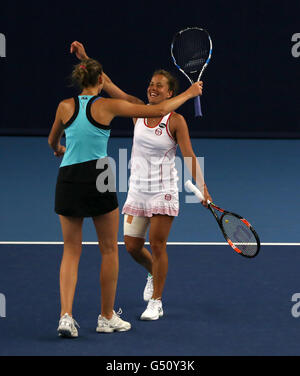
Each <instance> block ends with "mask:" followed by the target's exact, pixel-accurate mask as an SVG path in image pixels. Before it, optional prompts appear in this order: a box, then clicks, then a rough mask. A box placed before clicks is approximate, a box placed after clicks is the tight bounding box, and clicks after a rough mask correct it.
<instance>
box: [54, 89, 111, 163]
mask: <svg viewBox="0 0 300 376" xmlns="http://www.w3.org/2000/svg"><path fill="white" fill-rule="evenodd" d="M99 98H100V97H99V96H92V95H79V96H78V97H74V100H75V112H74V114H73V116H72V117H71V119H70V120H69V121H68V122H67V124H65V125H66V129H65V135H66V152H65V154H64V156H63V160H62V162H61V165H60V167H64V166H69V165H72V164H75V163H82V162H87V161H91V160H95V159H99V158H104V157H107V143H108V139H109V136H110V126H104V125H102V124H99V123H98V122H96V121H95V120H94V119H93V118H92V116H91V111H90V108H91V105H92V103H94V102H95V101H96V100H97V99H99Z"/></svg>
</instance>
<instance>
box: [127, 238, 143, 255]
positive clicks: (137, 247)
mask: <svg viewBox="0 0 300 376" xmlns="http://www.w3.org/2000/svg"><path fill="white" fill-rule="evenodd" d="M124 242H125V248H126V251H127V252H128V253H129V254H130V255H131V256H136V255H138V254H139V253H140V251H141V249H142V248H143V244H142V245H141V244H140V242H137V241H135V240H133V239H131V237H129V236H125V237H124Z"/></svg>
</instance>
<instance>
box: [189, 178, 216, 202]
mask: <svg viewBox="0 0 300 376" xmlns="http://www.w3.org/2000/svg"><path fill="white" fill-rule="evenodd" d="M184 185H185V187H186V188H188V189H189V190H190V191H192V192H193V193H194V195H195V196H196V197H198V198H199V200H200V201H205V200H204V196H203V194H202V193H201V192H200V191H199V189H198V188H197V187H196V186H195V185H194V184H193V183H192V182H191V181H190V180H187V181H186V182H185V184H184ZM207 203H208V204H210V201H209V200H207Z"/></svg>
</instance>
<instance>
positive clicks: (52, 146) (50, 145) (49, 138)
mask: <svg viewBox="0 0 300 376" xmlns="http://www.w3.org/2000/svg"><path fill="white" fill-rule="evenodd" d="M48 145H49V147H50V148H51V149H53V150H54V149H55V142H54V140H53V139H52V137H50V136H49V137H48Z"/></svg>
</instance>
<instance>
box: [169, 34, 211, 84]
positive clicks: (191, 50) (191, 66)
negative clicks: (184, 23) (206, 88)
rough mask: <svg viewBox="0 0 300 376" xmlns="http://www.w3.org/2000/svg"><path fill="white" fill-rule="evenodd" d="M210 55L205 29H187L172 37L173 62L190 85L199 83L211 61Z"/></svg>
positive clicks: (208, 38) (208, 40)
mask: <svg viewBox="0 0 300 376" xmlns="http://www.w3.org/2000/svg"><path fill="white" fill-rule="evenodd" d="M211 54H212V41H211V38H210V36H209V34H208V32H207V31H206V30H205V29H202V28H200V27H188V28H186V29H183V30H180V31H178V32H177V33H176V34H175V35H174V37H173V40H172V43H171V56H172V59H173V62H174V64H175V65H176V67H177V68H178V69H179V70H180V71H181V72H182V73H183V74H184V75H185V76H186V77H187V78H188V79H189V81H190V82H191V83H194V82H195V81H199V79H200V77H201V75H202V73H203V71H204V69H205V68H206V66H207V64H208V63H209V61H210V59H211Z"/></svg>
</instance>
